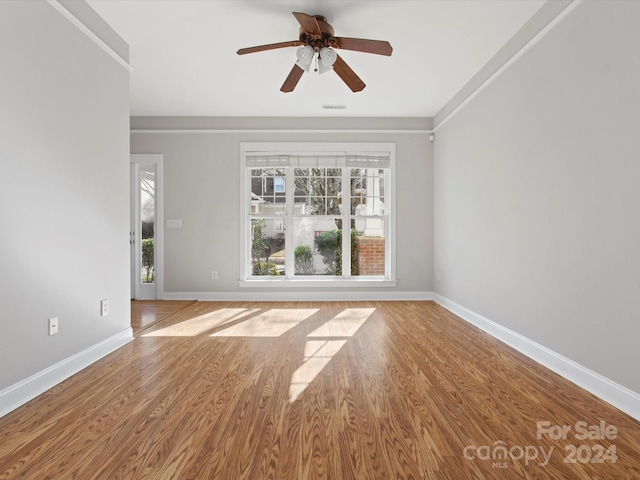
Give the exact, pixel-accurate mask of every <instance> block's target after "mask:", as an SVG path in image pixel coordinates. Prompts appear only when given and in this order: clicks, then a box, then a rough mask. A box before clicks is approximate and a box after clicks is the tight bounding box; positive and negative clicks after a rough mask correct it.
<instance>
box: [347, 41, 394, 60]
mask: <svg viewBox="0 0 640 480" xmlns="http://www.w3.org/2000/svg"><path fill="white" fill-rule="evenodd" d="M336 43H337V46H338V48H343V49H345V50H354V51H356V52H365V53H375V54H377V55H387V56H390V55H391V52H393V48H392V47H391V44H390V43H389V42H387V41H385V40H366V39H364V38H345V37H336Z"/></svg>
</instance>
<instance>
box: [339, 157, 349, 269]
mask: <svg viewBox="0 0 640 480" xmlns="http://www.w3.org/2000/svg"><path fill="white" fill-rule="evenodd" d="M341 182H342V215H341V219H342V278H350V277H351V169H350V168H347V167H346V166H344V167H342V179H341Z"/></svg>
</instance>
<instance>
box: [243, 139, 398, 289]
mask: <svg viewBox="0 0 640 480" xmlns="http://www.w3.org/2000/svg"><path fill="white" fill-rule="evenodd" d="M394 157H395V145H394V144H350V145H345V144H248V143H246V144H242V162H243V169H242V170H243V171H242V176H243V179H242V183H243V188H242V217H243V220H242V222H243V228H242V242H241V245H242V246H243V264H242V272H241V282H249V283H251V282H252V283H253V284H255V283H265V282H264V281H268V283H270V286H273V285H277V284H284V283H291V282H295V283H299V284H308V285H311V284H313V285H316V284H323V285H327V284H329V285H335V284H336V282H337V283H340V282H343V283H344V282H349V283H354V284H355V283H360V284H369V285H371V284H384V285H389V284H390V283H389V282H394V281H395V279H394V271H395V268H394V257H395V255H394V251H393V247H394V241H393V240H394V218H393V215H392V212H393V208H392V207H393V200H394V198H393V196H392V195H393V188H392V184H393V182H392V180H393V173H394V172H393V167H394V160H395V159H394Z"/></svg>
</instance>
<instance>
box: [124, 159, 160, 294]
mask: <svg viewBox="0 0 640 480" xmlns="http://www.w3.org/2000/svg"><path fill="white" fill-rule="evenodd" d="M143 165H146V166H148V165H152V166H155V171H156V184H155V188H156V191H155V194H156V198H155V207H156V212H155V214H156V216H155V224H154V245H153V251H154V257H155V258H154V267H155V283H154V284H143V283H142V282H141V280H140V267H139V266H140V263H141V258H140V257H141V253H140V249H139V248H138V246H139V245H140V244H141V241H142V231H141V228H140V225H141V221H140V186H139V185H140V180H139V179H140V167H141V166H143ZM163 190H164V189H163V177H162V154H158V153H152V154H147V153H144V154H131V298H132V299H135V300H156V299H157V300H162V298H163V293H164V265H163V263H164V262H163V259H164V254H163V252H164V235H163V233H164V208H163V205H164V202H163V193H164V192H163Z"/></svg>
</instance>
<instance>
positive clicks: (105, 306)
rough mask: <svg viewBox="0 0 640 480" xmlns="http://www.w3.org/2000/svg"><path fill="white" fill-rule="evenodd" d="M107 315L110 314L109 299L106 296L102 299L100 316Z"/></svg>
mask: <svg viewBox="0 0 640 480" xmlns="http://www.w3.org/2000/svg"><path fill="white" fill-rule="evenodd" d="M107 315H109V300H107V299H106V298H105V299H104V300H100V316H101V317H106V316H107Z"/></svg>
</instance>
